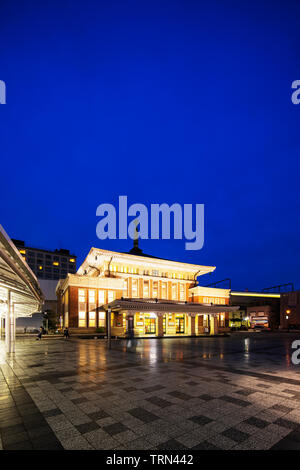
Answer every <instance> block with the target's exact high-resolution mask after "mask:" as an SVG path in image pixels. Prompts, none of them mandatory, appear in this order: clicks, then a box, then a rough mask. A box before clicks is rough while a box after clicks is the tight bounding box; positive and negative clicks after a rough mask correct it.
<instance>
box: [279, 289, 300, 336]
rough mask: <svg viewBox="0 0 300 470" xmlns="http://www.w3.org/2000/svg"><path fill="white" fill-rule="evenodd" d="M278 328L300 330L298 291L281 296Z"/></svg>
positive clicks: (299, 295) (299, 293) (299, 296)
mask: <svg viewBox="0 0 300 470" xmlns="http://www.w3.org/2000/svg"><path fill="white" fill-rule="evenodd" d="M280 328H282V329H290V328H291V329H297V330H300V291H294V292H287V293H284V294H281V298H280Z"/></svg>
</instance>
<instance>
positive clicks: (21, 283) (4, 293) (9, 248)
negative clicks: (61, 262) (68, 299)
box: [0, 225, 44, 352]
mask: <svg viewBox="0 0 300 470" xmlns="http://www.w3.org/2000/svg"><path fill="white" fill-rule="evenodd" d="M43 300H44V298H43V294H42V291H41V289H40V286H39V283H38V280H37V278H36V277H35V275H34V273H33V272H32V271H31V269H30V268H29V266H28V265H27V263H26V262H25V261H24V259H23V258H22V256H21V254H20V253H19V251H18V250H17V248H16V247H15V245H14V244H13V243H12V241H11V240H10V238H9V236H8V235H7V233H6V232H5V230H4V229H3V227H2V226H1V225H0V326H1V335H2V334H3V331H4V330H5V343H6V350H7V352H14V350H15V329H16V328H15V325H16V318H17V317H26V316H31V315H32V314H33V313H35V312H38V311H40V310H41V305H42V303H43Z"/></svg>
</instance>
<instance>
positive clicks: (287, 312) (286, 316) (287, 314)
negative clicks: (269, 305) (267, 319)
mask: <svg viewBox="0 0 300 470" xmlns="http://www.w3.org/2000/svg"><path fill="white" fill-rule="evenodd" d="M290 313H291V311H290V309H287V310H286V311H285V319H286V320H287V322H286V323H287V328H288V329H289V326H290V325H289V314H290Z"/></svg>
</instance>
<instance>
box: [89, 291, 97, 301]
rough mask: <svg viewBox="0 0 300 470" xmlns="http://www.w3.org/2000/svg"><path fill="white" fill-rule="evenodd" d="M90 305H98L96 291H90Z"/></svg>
mask: <svg viewBox="0 0 300 470" xmlns="http://www.w3.org/2000/svg"><path fill="white" fill-rule="evenodd" d="M89 303H90V304H94V303H96V291H94V290H89Z"/></svg>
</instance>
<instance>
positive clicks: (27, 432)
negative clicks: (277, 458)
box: [0, 332, 300, 450]
mask: <svg viewBox="0 0 300 470" xmlns="http://www.w3.org/2000/svg"><path fill="white" fill-rule="evenodd" d="M294 339H299V335H297V334H291V333H289V334H288V333H281V334H279V333H262V332H259V333H246V332H245V333H234V334H232V335H231V337H223V338H221V337H215V338H174V339H173V338H164V339H146V340H139V341H134V343H133V344H132V345H131V347H130V348H128V347H127V345H126V342H125V341H112V349H111V350H107V348H106V341H105V340H93V339H90V340H83V339H81V340H77V339H75V338H71V340H64V339H62V338H57V339H53V338H51V339H50V338H49V339H47V338H45V339H43V340H42V341H41V342H39V341H35V339H33V338H25V339H18V340H17V342H16V353H15V354H11V355H6V354H5V352H4V343H3V341H2V342H0V436H1V439H0V448H3V449H52V450H59V449H113V450H117V449H120V450H124V449H136V450H139V449H149V450H150V449H161V450H179V449H225V450H226V449H271V448H272V449H299V450H300V365H298V366H297V365H293V364H292V363H291V355H292V352H293V350H292V348H291V344H292V342H293V340H294Z"/></svg>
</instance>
